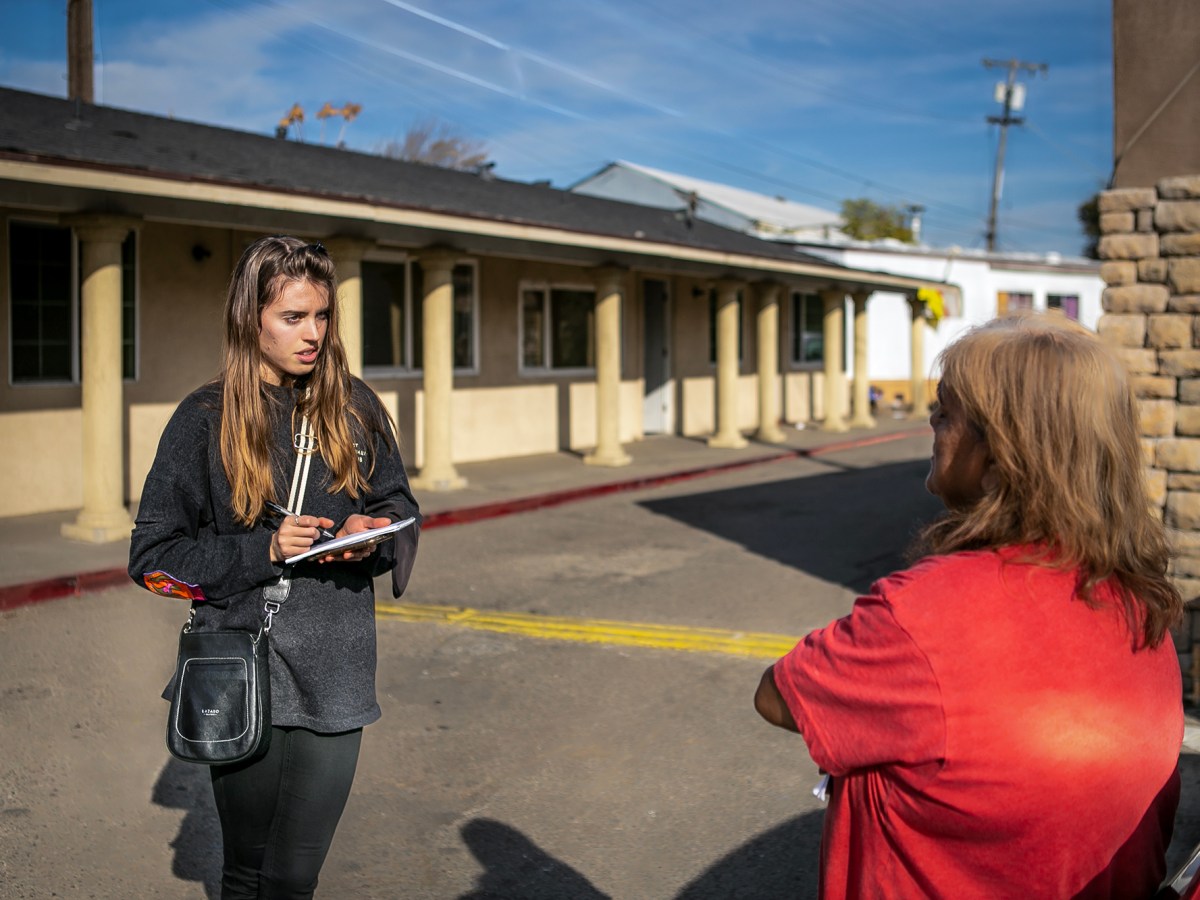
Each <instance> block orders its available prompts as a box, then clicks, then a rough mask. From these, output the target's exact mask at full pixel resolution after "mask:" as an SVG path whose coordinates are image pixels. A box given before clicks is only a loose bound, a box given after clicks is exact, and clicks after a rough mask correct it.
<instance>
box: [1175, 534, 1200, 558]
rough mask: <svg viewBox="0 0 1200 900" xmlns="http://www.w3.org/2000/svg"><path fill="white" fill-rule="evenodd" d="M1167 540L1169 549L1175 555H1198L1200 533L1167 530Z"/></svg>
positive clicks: (1199, 551) (1199, 550)
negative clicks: (1169, 545)
mask: <svg viewBox="0 0 1200 900" xmlns="http://www.w3.org/2000/svg"><path fill="white" fill-rule="evenodd" d="M1167 540H1168V541H1169V542H1170V544H1171V549H1172V550H1174V551H1176V552H1177V553H1188V554H1192V555H1196V554H1200V531H1179V530H1178V529H1175V528H1168V529H1167Z"/></svg>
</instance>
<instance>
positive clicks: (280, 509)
mask: <svg viewBox="0 0 1200 900" xmlns="http://www.w3.org/2000/svg"><path fill="white" fill-rule="evenodd" d="M266 506H267V508H268V509H272V510H274V511H275V512H277V513H279V514H280V515H281V516H294V515H296V514H295V513H294V512H292V511H291V510H290V509H288V508H287V507H286V506H280V505H279V504H278V503H276V502H274V501H273V500H267V501H266ZM317 531H319V532H320V533H321V537H323V538H325V539H326V540H330V539H332V538H335V537H337V535H336V534H334V533H333V532H332V531H328V530H326V529H324V528H318V529H317Z"/></svg>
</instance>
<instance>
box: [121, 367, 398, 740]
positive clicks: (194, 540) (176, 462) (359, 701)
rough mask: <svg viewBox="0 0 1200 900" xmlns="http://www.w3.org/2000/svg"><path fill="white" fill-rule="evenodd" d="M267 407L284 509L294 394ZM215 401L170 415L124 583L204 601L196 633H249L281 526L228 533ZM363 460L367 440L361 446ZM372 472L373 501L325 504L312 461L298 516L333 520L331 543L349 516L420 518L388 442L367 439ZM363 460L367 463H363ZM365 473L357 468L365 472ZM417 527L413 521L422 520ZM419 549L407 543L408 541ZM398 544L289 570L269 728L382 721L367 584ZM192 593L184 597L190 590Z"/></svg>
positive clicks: (231, 528) (275, 647) (335, 727)
mask: <svg viewBox="0 0 1200 900" xmlns="http://www.w3.org/2000/svg"><path fill="white" fill-rule="evenodd" d="M264 390H266V391H267V392H269V394H270V396H271V397H272V399H273V400H274V413H275V414H274V422H275V444H274V446H275V451H276V452H275V453H274V456H273V468H274V470H275V484H276V494H275V497H274V499H275V500H276V501H277V502H278V503H281V504H284V505H286V504H287V502H288V491H289V489H290V487H291V482H292V474H293V471H294V468H295V462H296V454H295V451H294V450H293V446H292V432H293V425H294V426H295V429H296V430H299V422H300V417H299V416H298V415H297V416H296V417H295V422H294V423H293V417H292V413H293V411H294V410H295V406H296V400H297V397H298V394H297V390H296V389H293V388H283V387H275V386H270V385H267V386H264ZM352 402H354V403H356V404H360V405H361V406H364V407H365V406H369V407H371V408H374V409H376V410H378V409H379V408H380V406H379V399H378V398H377V397H376V396H375V394H374V392H372V391H371V389H370V388H368V387H367V386H366V385H365V384H364V383H363V382H361V381H359V380H358V379H353V384H352ZM220 433H221V389H220V386H219V385H217V384H208V385H205V386H204V387H202V388H200V389H199V390H197V391H194V392H193V393H192V394H190V395H189V396H188V397H186V398H185V399H184V400H183V402H182V403H180V404H179V407H178V408H177V409H176V410H175V413H174V415H173V416H172V417H171V420H170V422H169V423H168V424H167V427H166V430H165V431H164V432H163V436H162V440H161V441H160V442H159V445H158V454H157V456H156V457H155V460H154V465H153V466H152V467H151V469H150V474H149V475H148V476H147V478H146V485H145V487H144V489H143V491H142V500H141V504H140V505H139V507H138V515H137V523H136V527H135V528H134V531H133V536H132V541H131V544H130V549H129V575H130V577H131V578H132V579H133V580H134V581H136V582H137V583H138V584H139V585H142V586H143V587H150V584H149V583H148V581H147V579H146V576H147V575H149V574H151V573H155V572H159V573H162V574H161V575H159V576H157V577H156V578H152V579H149V581H150V582H152V583H153V584H154V585H156V586H155V587H150V589H151V590H157V592H159V593H167V594H173V595H180V594H186V593H188V592H189V590H190V592H191V593H193V594H196V593H201V592H202V593H203V596H204V597H205V599H204V600H200V601H196V602H195V603H194V604H193V605H194V607H195V609H196V620H195V624H194V626H193V627H194V628H197V629H199V630H205V631H207V630H217V629H228V628H241V629H257V628H258V626H259V625H260V624H261V622H262V610H263V602H264V601H263V596H262V586H263V585H264V584H268V583H271V582H274V581H275V580H276V579H277V578H278V577H279V575H280V573H281V571H282V568H281V567H280V566H277V565H275V564H274V563H272V562H271V549H270V546H271V536H272V534H273V533H274V530H275V528H276V527H277V519H274V518H269V519H264V520H263V521H262V522H260V523H256V524H255V526H254V527H249V528H248V527H246V526H245V525H242V524H240V523H239V522H237V521H235V519H234V516H233V510H232V508H231V506H230V497H231V490H230V485H229V481H228V479H227V478H226V477H225V470H224V467H223V466H222V464H221V450H220ZM355 439H356V441H357V442H358V443H359V446H360V450H361V448H362V444H363V443H364V442H365V441H366V440H367V439H368V438H367V437H364V436H363V435H357V436H356V438H355ZM369 439H371V440H372V441H373V443H374V447H375V467H374V471H373V472H372V474H371V476H370V489H369V491H368V492H367V493H366V494H364V495H362V496H359V497H358V498H357V499H354V498H352V497H350V496H349V495H348V494H345V493H337V494H330V493H329V492H328V487H329V484H330V477H329V470H328V469H327V468H326V467H325V463H324V460H323V459H322V458H321V455H320V454H319V453H315V454H313V456H312V462H311V468H310V470H309V476H308V486H307V489H306V491H305V495H304V500H303V506H302V512H303V513H304V514H305V515H312V516H325V517H326V518H329V519H332V520H333V521H334V523H335V527H334V528H333V529H332V530H333V531H334V532H336V531H337V530H338V529H340V528H341V526H342V524H343V523H344V522H345V520H346V519H347V517H349V516H350V515H351V514H353V513H364V514H366V515H371V516H387V517H388V518H390V519H392V520H393V521H398V520H400V519H404V518H408V517H409V516H419V514H418V510H417V502H416V500H415V499H414V498H413V495H412V491H411V490H410V489H409V486H408V477H407V475H406V473H405V470H404V462H403V460H402V459H401V458H400V451H399V448H398V447H397V446H396V444H395V442H394V440H392V438H391V436H390V435H379V434H376V435H373V436H371V437H370V438H369ZM359 458H360V460H362V458H363V456H362V453H361V452H360V454H359ZM364 471H365V468H364ZM418 522H419V518H418ZM414 537H415V535H414ZM395 548H396V542H394V541H388V542H385V543H383V544H381V545H380V546H379V547H378V548H377V549H376V550H375V552H374V553H373V554H372V555H371V556H369V557H368V558H367V559H365V560H362V561H361V562H332V563H325V564H320V563H316V562H311V561H307V560H306V561H304V562H301V563H298V564H296V565H295V566H294V567H293V570H292V586H291V592H290V594H289V596H288V599H287V602H286V603H284V605H283V608H282V609H281V610H280V612H279V613H278V614H277V615H276V616H275V619H274V624H273V625H272V628H271V636H270V657H269V659H270V668H271V718H272V724H274V725H282V726H293V725H294V726H301V727H304V728H308V729H311V730H313V731H317V732H324V733H332V732H339V731H347V730H349V729H352V728H359V727H362V726H363V725H367V724H369V723H371V722H374V721H375V720H376V719H378V718H379V704H378V703H377V702H376V699H375V593H374V584H373V579H374V578H375V576H376V575H381V574H383V573H385V572H387V571H389V570H390V569H391V568H392V567H393V566H394V565H395V564H396V550H395ZM189 586H190V587H189Z"/></svg>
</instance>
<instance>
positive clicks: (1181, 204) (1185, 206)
mask: <svg viewBox="0 0 1200 900" xmlns="http://www.w3.org/2000/svg"><path fill="white" fill-rule="evenodd" d="M1101 219H1103V216H1101ZM1154 227H1155V228H1156V229H1157V230H1158V231H1159V232H1175V231H1187V232H1193V231H1200V200H1162V201H1160V202H1159V204H1158V206H1156V207H1154ZM1132 230H1133V229H1132V228H1131V229H1130V231H1132Z"/></svg>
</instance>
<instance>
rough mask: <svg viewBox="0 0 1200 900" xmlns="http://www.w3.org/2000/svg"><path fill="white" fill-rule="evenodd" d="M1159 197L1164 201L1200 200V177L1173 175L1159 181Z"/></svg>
mask: <svg viewBox="0 0 1200 900" xmlns="http://www.w3.org/2000/svg"><path fill="white" fill-rule="evenodd" d="M1157 187H1158V196H1159V197H1161V198H1162V199H1164V200H1190V199H1193V198H1200V175H1172V176H1171V177H1170V178H1162V179H1159V182H1158V185H1157Z"/></svg>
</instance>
